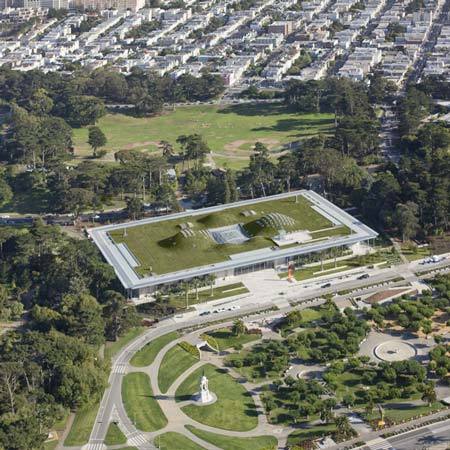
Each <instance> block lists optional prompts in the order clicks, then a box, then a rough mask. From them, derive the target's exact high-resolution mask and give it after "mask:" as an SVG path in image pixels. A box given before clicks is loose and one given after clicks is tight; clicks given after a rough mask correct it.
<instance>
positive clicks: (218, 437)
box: [186, 425, 278, 450]
mask: <svg viewBox="0 0 450 450" xmlns="http://www.w3.org/2000/svg"><path fill="white" fill-rule="evenodd" d="M186 428H187V429H188V430H189V431H190V432H191V433H193V434H195V435H196V436H197V437H199V438H200V439H203V440H204V441H206V442H209V443H210V444H213V445H215V446H216V447H219V448H221V449H223V450H249V449H251V450H275V449H276V448H277V445H278V441H277V439H276V438H275V437H273V436H258V437H249V438H238V437H232V436H224V435H222V434H216V433H210V432H209V431H204V430H199V429H197V428H194V427H193V426H191V425H186Z"/></svg>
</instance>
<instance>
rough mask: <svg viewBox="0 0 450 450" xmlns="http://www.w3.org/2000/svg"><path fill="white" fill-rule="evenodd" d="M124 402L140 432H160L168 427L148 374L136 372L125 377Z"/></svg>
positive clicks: (123, 386)
mask: <svg viewBox="0 0 450 450" xmlns="http://www.w3.org/2000/svg"><path fill="white" fill-rule="evenodd" d="M122 400H123V404H124V406H125V410H126V412H127V414H128V417H129V418H130V419H131V421H132V422H133V423H134V424H135V426H136V427H137V428H138V429H139V430H141V431H158V430H160V429H161V428H164V427H165V426H166V425H167V419H166V417H165V416H164V413H163V412H162V410H161V408H160V406H159V404H158V402H157V401H156V399H155V397H154V396H153V392H152V388H151V385H150V378H149V377H148V375H147V374H145V373H143V372H134V373H129V374H127V375H125V377H124V378H123V381H122Z"/></svg>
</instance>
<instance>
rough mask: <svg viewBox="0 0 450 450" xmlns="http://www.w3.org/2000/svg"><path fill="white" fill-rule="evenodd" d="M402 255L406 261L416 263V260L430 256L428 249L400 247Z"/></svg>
mask: <svg viewBox="0 0 450 450" xmlns="http://www.w3.org/2000/svg"><path fill="white" fill-rule="evenodd" d="M402 254H403V255H404V256H406V258H407V259H408V261H417V260H418V259H422V258H426V257H427V256H431V249H430V247H422V248H416V249H414V250H412V249H410V248H408V247H406V246H405V247H402Z"/></svg>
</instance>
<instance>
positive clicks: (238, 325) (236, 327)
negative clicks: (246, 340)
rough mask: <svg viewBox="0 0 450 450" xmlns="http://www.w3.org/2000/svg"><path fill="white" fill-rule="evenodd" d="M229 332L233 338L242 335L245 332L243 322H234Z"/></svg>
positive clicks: (239, 320) (240, 320)
mask: <svg viewBox="0 0 450 450" xmlns="http://www.w3.org/2000/svg"><path fill="white" fill-rule="evenodd" d="M231 331H232V333H233V334H234V335H235V336H241V335H243V334H244V333H245V331H246V328H245V324H244V321H243V320H242V319H238V320H235V321H234V322H233V327H232V329H231Z"/></svg>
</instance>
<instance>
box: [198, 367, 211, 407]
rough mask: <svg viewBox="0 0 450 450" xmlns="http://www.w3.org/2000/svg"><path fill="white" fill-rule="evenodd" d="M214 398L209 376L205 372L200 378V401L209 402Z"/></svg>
mask: <svg viewBox="0 0 450 450" xmlns="http://www.w3.org/2000/svg"><path fill="white" fill-rule="evenodd" d="M212 399H213V398H212V395H211V393H210V392H209V389H208V378H206V376H205V374H203V375H202V377H201V378H200V402H201V403H209V402H211V401H212Z"/></svg>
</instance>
